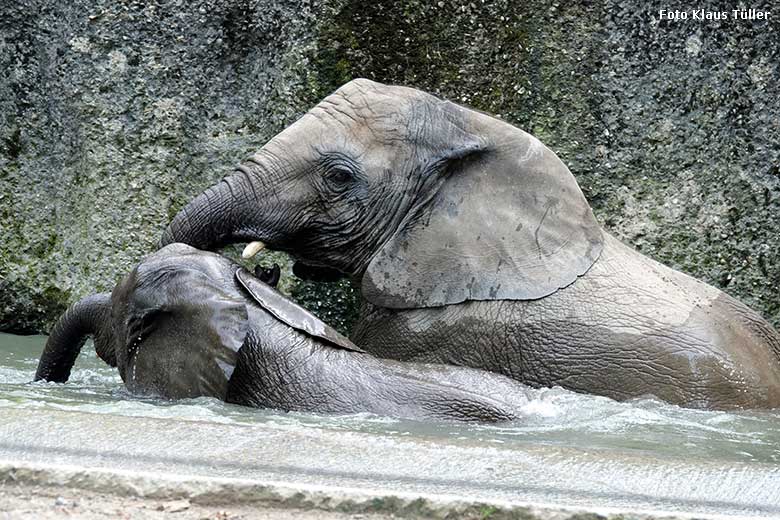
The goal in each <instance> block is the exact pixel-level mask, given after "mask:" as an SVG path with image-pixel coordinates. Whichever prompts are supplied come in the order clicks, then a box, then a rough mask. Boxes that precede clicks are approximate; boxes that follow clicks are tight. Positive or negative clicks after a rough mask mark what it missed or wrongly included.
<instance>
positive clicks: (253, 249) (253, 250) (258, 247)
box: [241, 240, 265, 258]
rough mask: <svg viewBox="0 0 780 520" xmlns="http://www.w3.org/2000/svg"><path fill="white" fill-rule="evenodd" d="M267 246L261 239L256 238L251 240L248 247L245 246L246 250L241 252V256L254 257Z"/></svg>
mask: <svg viewBox="0 0 780 520" xmlns="http://www.w3.org/2000/svg"><path fill="white" fill-rule="evenodd" d="M264 247H265V244H263V243H262V242H260V241H259V240H256V241H254V242H249V243H248V244H247V245H246V247H245V248H244V252H243V253H241V256H242V257H244V258H252V257H253V256H255V255H256V254H257V253H259V252H260V251H262V250H263V248H264Z"/></svg>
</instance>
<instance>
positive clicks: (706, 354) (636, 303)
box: [161, 80, 780, 409]
mask: <svg viewBox="0 0 780 520" xmlns="http://www.w3.org/2000/svg"><path fill="white" fill-rule="evenodd" d="M248 240H261V241H263V242H265V243H266V244H267V245H268V246H269V247H271V248H274V249H279V250H284V251H288V252H290V253H291V254H292V255H293V256H294V257H295V258H297V259H298V263H297V264H296V272H297V273H301V274H305V273H306V272H307V271H312V270H314V269H316V270H317V271H320V272H321V271H322V270H323V268H327V269H334V270H337V271H340V272H341V273H345V274H347V275H349V276H352V277H354V278H355V279H356V280H357V281H358V282H359V283H360V284H361V287H362V294H363V297H364V299H365V304H364V306H363V309H362V311H361V316H360V319H359V322H358V323H357V325H356V328H355V330H354V332H353V336H352V339H353V340H354V341H355V342H356V343H358V344H360V345H361V347H362V348H364V349H366V350H367V351H369V352H372V353H374V354H376V355H379V356H382V357H389V358H396V359H402V360H417V361H426V362H437V363H447V364H453V365H465V366H470V367H476V368H482V369H488V370H491V371H495V372H499V373H503V374H506V375H508V376H511V377H513V378H515V379H517V380H519V381H522V382H524V383H528V384H530V385H533V386H551V385H560V386H563V387H565V388H569V389H572V390H575V391H580V392H589V393H595V394H601V395H605V396H609V397H613V398H616V399H627V398H632V397H637V396H643V395H655V396H657V397H658V398H661V399H663V400H666V401H668V402H672V403H677V404H680V405H683V406H688V407H696V408H716V409H727V408H739V407H748V408H772V407H778V406H780V362H779V361H778V359H779V358H780V336H779V335H778V333H777V332H776V331H775V330H773V329H772V328H771V326H770V325H768V324H767V322H766V321H764V320H763V319H762V318H761V317H760V316H759V315H758V314H756V313H755V312H753V311H752V310H750V309H749V308H747V307H746V306H744V305H742V304H741V303H740V302H738V301H736V300H734V299H733V298H730V297H729V296H727V295H726V294H724V293H723V292H721V291H719V290H717V289H715V288H714V287H711V286H709V285H707V284H704V283H702V282H699V281H697V280H695V279H693V278H691V277H689V276H686V275H684V274H682V273H679V272H677V271H674V270H672V269H669V268H667V267H665V266H663V265H661V264H659V263H657V262H655V261H653V260H651V259H649V258H647V257H645V256H643V255H641V254H640V253H638V252H637V251H635V250H633V249H631V248H630V247H627V246H626V245H624V244H622V243H620V242H619V241H618V240H616V239H615V238H613V237H612V236H610V235H609V234H608V233H606V232H604V231H603V230H602V229H601V227H600V226H599V224H598V223H597V222H596V220H595V218H594V216H593V213H592V212H591V210H590V208H589V206H588V204H587V202H586V200H585V198H584V196H583V195H582V192H581V191H580V188H579V186H578V185H577V182H576V180H575V179H574V177H573V176H572V175H571V173H570V172H569V171H568V169H567V168H566V166H565V165H563V163H561V161H560V160H559V159H558V158H557V157H556V156H555V154H553V153H552V152H551V151H550V150H549V149H547V148H546V147H545V146H544V145H543V144H541V143H540V142H539V141H538V140H537V139H535V138H534V137H532V136H531V135H529V134H527V133H525V132H523V131H521V130H519V129H517V128H515V127H513V126H511V125H509V124H507V123H505V122H502V121H500V120H498V119H495V118H493V117H490V116H488V115H485V114H482V113H479V112H476V111H473V110H469V109H466V108H463V107H460V106H458V105H455V104H453V103H449V102H446V101H442V100H440V99H437V98H435V97H433V96H431V95H428V94H426V93H424V92H420V91H418V90H414V89H410V88H404V87H395V86H386V85H381V84H378V83H374V82H371V81H367V80H355V81H352V82H350V83H348V84H346V85H344V86H343V87H342V88H340V89H339V90H338V91H336V92H335V93H334V94H332V95H330V96H328V97H327V98H326V99H324V100H323V101H322V102H321V103H320V104H318V105H317V106H315V107H314V108H313V109H312V110H310V111H309V112H308V113H307V114H305V115H304V116H303V117H302V118H301V119H300V120H298V121H297V122H296V123H294V124H293V125H291V126H290V127H288V128H287V129H285V130H284V131H283V132H281V133H280V134H278V135H277V136H276V137H274V138H273V139H272V140H271V141H269V142H268V143H267V144H266V145H265V146H263V148H262V149H261V150H259V151H258V152H257V153H256V154H254V155H253V156H252V157H251V158H250V159H249V160H247V161H246V162H245V163H243V164H242V165H240V166H239V167H238V169H237V171H236V172H235V173H234V174H232V175H230V176H228V177H226V178H225V179H223V180H222V181H221V182H220V183H218V184H217V185H215V186H213V187H211V188H209V189H208V190H207V191H206V192H205V193H203V194H202V195H200V196H199V197H197V198H196V199H195V200H193V201H192V202H191V203H190V204H189V205H187V206H186V207H185V208H184V209H183V210H182V211H181V212H180V213H179V214H178V215H177V216H176V217H175V218H174V220H173V221H172V222H171V224H170V226H169V228H168V229H167V230H166V232H165V233H164V235H163V237H162V240H161V243H162V244H166V243H170V242H172V241H181V242H186V243H189V244H192V245H195V246H196V247H199V248H204V249H209V248H215V247H218V246H220V245H222V244H225V243H230V242H241V241H248Z"/></svg>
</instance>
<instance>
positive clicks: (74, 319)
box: [35, 293, 116, 383]
mask: <svg viewBox="0 0 780 520" xmlns="http://www.w3.org/2000/svg"><path fill="white" fill-rule="evenodd" d="M110 303H111V294H110V293H98V294H93V295H91V296H87V297H86V298H83V299H82V300H79V301H78V302H76V303H74V304H73V305H71V306H70V308H68V310H67V311H65V313H64V314H63V315H62V316H60V318H59V319H58V320H57V323H55V324H54V327H53V328H52V330H51V334H50V335H49V339H48V340H47V341H46V347H45V348H44V349H43V354H42V355H41V359H40V361H39V362H38V370H37V371H36V372H35V380H36V381H39V380H41V379H42V380H44V381H54V382H57V383H63V382H65V381H67V380H68V378H69V377H70V371H71V369H72V368H73V364H74V363H75V362H76V358H77V357H78V355H79V352H80V351H81V347H83V346H84V342H85V341H86V340H87V337H88V336H102V335H103V334H102V330H103V329H104V328H105V326H106V325H108V323H107V319H108V316H107V313H109V312H110ZM95 350H96V351H97V353H98V355H99V356H100V358H101V359H103V360H104V361H105V362H106V363H108V364H109V365H111V366H116V357H115V355H114V350H113V348H112V346H111V342H110V340H108V339H107V338H103V337H101V338H100V339H98V338H96V340H95Z"/></svg>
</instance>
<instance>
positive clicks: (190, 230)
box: [158, 175, 248, 250]
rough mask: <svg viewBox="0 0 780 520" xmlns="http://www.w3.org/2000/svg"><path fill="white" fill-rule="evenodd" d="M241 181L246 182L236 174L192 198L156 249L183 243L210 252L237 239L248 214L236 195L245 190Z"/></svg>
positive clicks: (174, 219)
mask: <svg viewBox="0 0 780 520" xmlns="http://www.w3.org/2000/svg"><path fill="white" fill-rule="evenodd" d="M242 181H243V182H248V181H246V180H245V179H239V178H237V176H236V175H233V176H231V177H227V178H225V179H222V181H220V182H219V183H217V184H215V185H214V186H211V187H210V188H208V189H207V190H206V191H204V192H203V193H201V194H200V195H198V196H197V197H195V199H193V200H192V201H191V202H190V203H189V204H187V205H186V206H185V207H184V208H182V210H181V211H179V213H177V214H176V216H175V217H173V220H171V223H170V224H169V225H168V227H167V228H166V230H165V231H164V232H163V235H162V237H161V238H160V242H159V244H158V248H161V247H164V246H166V245H168V244H172V243H174V242H182V243H184V244H187V245H190V246H192V247H195V248H198V249H203V250H209V249H215V248H217V247H220V246H223V245H225V244H228V243H230V242H232V241H233V240H234V239H236V238H239V237H237V236H236V234H237V232H238V231H239V230H238V229H237V226H240V223H241V220H242V217H243V216H245V215H246V214H247V212H248V207H247V206H248V204H247V201H246V200H245V199H244V198H243V197H241V196H237V194H240V193H244V192H245V190H246V187H244V186H242V185H241V184H242Z"/></svg>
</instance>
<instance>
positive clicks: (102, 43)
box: [0, 0, 780, 332]
mask: <svg viewBox="0 0 780 520" xmlns="http://www.w3.org/2000/svg"><path fill="white" fill-rule="evenodd" d="M700 4H701V5H697V8H704V9H713V10H718V9H719V8H718V6H717V5H716V4H714V3H707V2H702V3H700ZM755 4H756V5H753V4H751V5H750V7H751V8H763V9H766V10H769V11H770V12H771V14H770V19H769V20H768V21H744V20H726V21H718V22H716V21H698V20H691V19H689V20H685V21H677V22H671V21H659V20H658V16H657V13H658V10H659V9H662V8H668V5H665V4H664V3H660V2H640V1H638V0H633V1H629V0H626V1H597V2H589V1H585V0H582V1H572V2H559V3H552V4H550V3H549V2H542V1H537V0H532V1H529V2H522V3H521V2H514V1H510V0H496V1H484V2H483V1H471V2H467V1H466V2H463V1H459V2H453V1H446V0H443V1H438V2H437V1H422V0H419V1H418V0H402V1H394V2H389V1H381V2H363V1H359V0H321V1H318V2H308V1H283V0H254V1H250V0H229V1H225V2H223V1H220V2H217V1H216V0H203V1H200V2H183V1H181V0H179V1H171V2H113V1H110V0H99V1H89V2H87V1H85V0H79V1H76V2H61V1H60V2H46V1H43V0H40V1H29V0H28V1H25V2H22V3H21V4H18V3H17V4H14V5H8V4H5V3H4V4H3V5H2V6H0V63H2V70H4V71H5V74H4V76H3V78H0V116H1V117H0V225H1V226H2V227H1V230H0V330H7V331H14V332H33V331H38V330H45V328H46V326H47V324H48V323H49V322H50V320H51V319H52V318H53V317H55V316H56V314H58V313H59V312H60V311H62V310H63V308H64V306H65V305H66V304H67V303H69V302H72V301H74V300H75V299H77V298H78V297H80V296H82V295H84V294H86V293H88V292H90V291H92V290H94V289H96V288H97V289H107V288H110V287H111V286H113V284H114V282H115V281H116V279H117V278H118V277H119V276H121V275H122V274H123V273H124V272H126V271H127V270H128V269H129V268H130V266H132V265H133V264H134V263H135V262H136V261H137V260H138V259H139V258H140V256H142V255H143V254H145V253H147V252H149V251H151V250H152V248H153V246H154V243H155V241H156V239H157V237H158V236H159V233H160V231H161V229H162V228H163V227H164V225H165V224H166V223H167V221H168V219H169V218H170V217H171V216H172V215H173V214H174V213H175V212H176V211H177V210H178V209H179V208H180V207H181V206H182V205H183V204H184V203H185V202H186V201H187V200H189V199H190V198H191V197H192V196H193V195H195V194H196V193H198V192H200V191H201V190H202V189H203V188H204V187H206V186H208V185H210V184H212V183H213V182H214V181H216V180H217V179H219V178H220V177H221V176H222V175H223V174H225V173H227V172H228V171H229V170H230V168H231V166H232V165H234V164H236V163H237V162H238V161H239V160H241V159H242V158H243V157H245V156H246V155H248V154H249V153H250V152H251V151H253V150H254V149H256V148H257V147H259V146H260V145H261V144H262V143H263V142H264V141H265V140H266V139H267V138H268V137H270V136H271V135H273V134H275V133H276V132H278V131H279V130H280V129H281V128H283V127H284V126H285V125H287V124H289V123H290V122H291V121H293V120H294V119H295V118H296V117H298V115H300V114H301V113H302V112H304V111H305V110H306V109H307V108H308V107H309V106H311V105H312V104H314V103H316V101H317V100H318V99H320V98H321V97H323V96H324V95H326V94H327V93H328V92H330V91H332V90H333V89H335V88H336V87H338V86H339V85H340V84H341V83H343V82H345V81H348V80H349V79H351V78H354V77H368V78H371V79H374V80H377V81H382V82H387V83H398V84H406V85H411V86H415V87H418V88H421V89H424V90H428V91H431V92H433V93H436V94H438V95H441V96H445V97H447V98H450V99H452V100H455V101H458V102H461V103H464V104H467V105H470V106H472V107H475V108H478V109H481V110H484V111H487V112H491V113H494V114H500V116H501V117H503V118H504V119H506V120H508V121H511V122H513V123H515V124H517V125H518V126H520V127H522V128H524V129H526V130H528V131H530V132H531V133H533V134H535V135H536V136H537V137H539V138H540V139H541V140H542V141H544V142H545V143H546V144H547V145H548V146H550V147H551V148H552V149H553V150H555V151H556V153H558V154H559V156H560V157H561V158H562V159H563V160H564V162H566V163H567V164H568V165H569V167H570V169H571V170H572V172H573V173H574V174H575V176H576V177H577V178H578V180H579V182H580V185H581V186H582V188H583V190H584V192H585V194H586V196H587V197H588V199H589V201H590V202H591V204H592V205H593V207H594V210H595V212H596V215H597V217H598V218H599V219H600V220H601V222H602V223H603V224H604V225H605V227H606V228H607V229H608V230H610V231H611V232H612V233H614V234H615V235H617V236H618V237H619V238H621V239H622V240H624V241H626V242H627V243H630V244H632V245H634V246H635V247H637V248H638V249H640V250H641V251H642V252H644V253H646V254H648V255H650V256H652V257H654V258H656V259H658V260H660V261H662V262H664V263H667V264H669V265H671V266H673V267H675V268H678V269H681V270H683V271H685V272H688V273H690V274H692V275H694V276H696V277H698V278H701V279H703V280H706V281H708V282H710V283H712V284H713V285H716V286H718V287H721V288H723V289H724V290H725V291H726V292H729V293H730V294H732V295H734V296H736V297H738V298H740V299H742V300H743V301H745V302H746V303H748V304H749V305H751V306H752V307H754V308H756V309H758V310H760V311H761V312H763V314H764V315H765V316H766V317H767V318H769V319H770V320H771V321H773V322H774V323H775V325H780V104H778V102H777V99H780V81H779V80H780V71H779V70H778V63H780V40H778V29H779V28H780V9H776V10H775V11H776V12H772V9H773V6H772V5H771V4H772V2H769V1H767V2H763V3H762V2H755ZM273 259H274V258H266V259H265V260H264V261H266V262H267V261H271V260H273ZM276 260H277V261H283V259H280V258H278V257H277V258H276ZM284 289H285V290H286V291H287V292H289V293H292V294H293V295H294V296H295V297H296V298H298V299H299V300H300V301H302V303H304V305H307V306H308V307H310V308H312V309H313V310H314V311H315V312H318V313H319V314H320V315H322V316H323V317H324V318H325V319H326V320H328V321H331V322H332V323H334V324H336V325H338V326H339V327H340V328H342V329H346V328H348V324H349V321H350V317H351V316H352V313H353V312H354V302H355V291H354V290H353V289H352V288H351V287H350V285H349V284H348V283H339V284H323V285H314V284H311V283H301V282H300V281H296V280H295V279H294V278H292V276H291V275H290V274H289V272H288V273H286V276H285V281H284Z"/></svg>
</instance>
